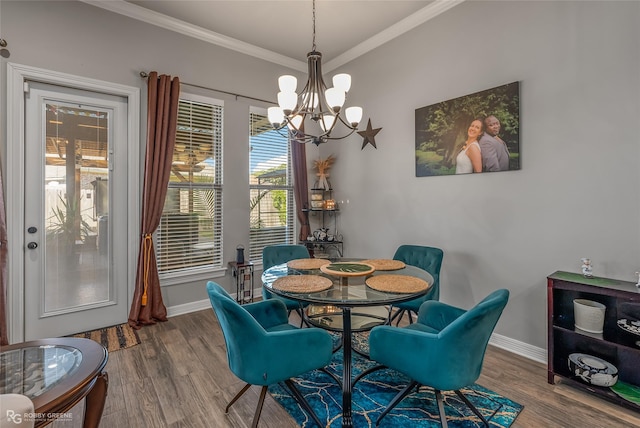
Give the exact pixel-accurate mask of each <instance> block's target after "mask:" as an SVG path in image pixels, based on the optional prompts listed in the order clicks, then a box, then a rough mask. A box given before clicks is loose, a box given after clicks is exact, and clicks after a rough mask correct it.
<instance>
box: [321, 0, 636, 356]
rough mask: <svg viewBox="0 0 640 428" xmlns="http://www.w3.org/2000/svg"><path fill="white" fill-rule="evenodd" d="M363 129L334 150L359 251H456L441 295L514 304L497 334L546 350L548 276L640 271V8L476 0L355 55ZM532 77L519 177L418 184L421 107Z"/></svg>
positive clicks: (352, 240)
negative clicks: (590, 267)
mask: <svg viewBox="0 0 640 428" xmlns="http://www.w3.org/2000/svg"><path fill="white" fill-rule="evenodd" d="M340 71H347V72H349V73H351V74H352V76H353V85H352V90H351V92H350V94H349V96H348V97H347V103H348V104H349V105H362V106H364V108H365V115H364V119H365V120H366V119H368V118H371V120H372V125H373V127H374V128H378V127H382V130H381V131H380V132H379V133H378V135H377V136H376V143H377V146H378V149H377V150H376V149H374V148H373V147H372V146H370V145H369V146H367V147H366V148H365V149H364V150H362V151H361V150H360V148H361V145H362V138H361V137H359V136H357V135H356V136H353V137H350V139H349V141H341V142H332V143H328V144H326V145H323V146H321V148H320V150H321V154H322V156H323V157H325V156H327V155H328V154H331V153H333V154H336V155H337V158H338V160H337V162H336V164H335V167H334V170H333V171H332V174H331V180H332V183H333V187H334V188H335V189H337V192H336V199H337V200H347V199H348V200H349V204H345V205H343V206H342V212H341V218H340V221H341V228H342V232H343V233H344V234H345V241H346V244H345V246H346V248H345V251H346V254H347V255H348V256H360V255H366V256H367V257H390V256H392V255H393V252H394V251H395V249H396V247H397V246H398V245H400V244H403V243H413V244H423V245H431V246H437V247H440V248H442V249H443V250H444V253H445V256H444V262H443V268H442V277H441V281H440V283H441V290H442V291H441V300H443V301H445V302H449V303H453V304H455V305H458V306H461V307H469V306H471V305H473V304H474V303H476V302H478V301H479V300H480V299H481V298H482V297H484V296H485V295H486V294H488V293H489V292H490V291H492V290H494V289H497V288H502V287H504V288H508V289H509V290H511V300H510V302H509V305H508V306H507V308H506V310H505V312H504V315H503V317H502V320H501V322H500V324H499V325H498V328H497V329H496V332H497V333H498V334H501V335H504V336H507V337H509V338H512V339H515V340H518V341H522V342H525V343H528V344H530V345H533V346H537V347H541V348H545V347H546V276H547V275H548V274H550V273H552V272H554V271H556V270H569V271H576V272H579V271H580V258H581V257H590V258H591V259H592V260H593V262H594V273H595V274H596V275H598V276H606V277H612V278H616V279H623V280H627V281H634V278H635V275H634V272H635V271H638V270H640V190H639V184H640V167H639V165H640V163H639V162H640V140H639V137H638V135H639V133H638V131H637V124H638V122H639V120H640V3H638V2H591V1H590V2H565V1H556V2H520V1H518V2H504V1H498V2H485V1H473V2H465V3H463V4H461V5H460V6H456V7H455V8H453V9H451V10H449V11H447V12H446V13H444V14H443V15H440V16H439V17H437V18H435V19H433V20H432V21H430V22H428V23H426V24H425V25H423V26H421V27H419V28H417V29H415V30H413V31H411V32H409V33H407V34H405V35H404V36H402V37H400V38H398V39H395V40H393V41H391V42H389V43H387V44H386V45H384V46H382V47H380V48H378V49H377V50H375V51H373V52H371V53H369V54H367V55H366V56H364V57H361V58H359V59H357V60H355V61H353V62H352V63H350V64H347V65H346V66H345V67H343V68H342V69H341V70H340ZM514 81H520V85H521V86H520V88H521V92H520V96H521V110H520V114H521V133H520V136H521V141H520V147H521V156H522V157H521V159H522V163H521V167H522V169H521V170H519V171H509V172H501V173H487V174H477V175H465V176H446V177H419V178H416V177H415V161H414V150H415V144H414V143H415V133H414V130H415V128H414V112H415V109H416V108H420V107H424V106H428V105H431V104H434V103H437V102H440V101H444V100H448V99H452V98H456V97H459V96H463V95H466V94H470V93H473V92H477V91H480V90H484V89H489V88H492V87H496V86H499V85H503V84H506V83H511V82H514Z"/></svg>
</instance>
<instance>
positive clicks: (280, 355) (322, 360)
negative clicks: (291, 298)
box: [207, 281, 332, 428]
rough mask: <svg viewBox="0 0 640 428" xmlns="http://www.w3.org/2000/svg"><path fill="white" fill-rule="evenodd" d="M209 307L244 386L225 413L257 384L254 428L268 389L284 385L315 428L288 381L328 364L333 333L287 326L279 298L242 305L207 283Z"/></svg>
mask: <svg viewBox="0 0 640 428" xmlns="http://www.w3.org/2000/svg"><path fill="white" fill-rule="evenodd" d="M207 292H208V293H209V300H210V301H211V306H213V310H214V312H215V314H216V317H217V318H218V322H219V323H220V327H221V328H222V333H223V335H224V341H225V344H226V346H227V359H228V362H229V368H230V369H231V371H232V372H233V374H235V375H236V376H237V377H238V378H240V379H241V380H243V381H244V382H246V383H247V384H246V385H245V386H244V387H243V388H242V389H241V390H240V392H238V394H236V396H235V397H233V399H232V400H231V401H230V402H229V404H228V405H227V407H226V408H225V413H228V412H229V408H230V407H231V405H232V404H233V403H235V402H236V400H238V398H240V397H241V396H242V394H244V393H245V392H246V391H247V390H248V389H249V387H250V386H251V385H261V386H262V390H261V391H260V398H259V400H258V407H257V408H256V412H255V415H254V417H253V424H252V425H251V426H252V427H253V428H255V427H256V426H257V424H258V420H259V419H260V413H261V412H262V406H263V404H264V399H265V396H266V394H267V388H268V386H269V385H272V384H275V383H278V382H283V383H284V385H286V387H287V388H289V390H290V391H291V394H292V395H293V397H294V398H295V399H296V400H297V401H298V403H299V404H300V406H302V408H303V409H304V410H305V411H306V412H307V413H308V414H309V415H310V416H311V417H312V418H313V420H314V421H315V422H316V423H317V424H318V426H319V427H323V426H324V425H323V424H321V423H320V420H319V419H318V416H317V415H316V414H315V412H314V411H313V410H312V408H311V406H310V405H309V403H308V402H307V400H305V398H304V397H303V396H302V394H301V393H300V392H299V390H298V389H297V388H296V387H295V385H294V383H293V382H292V381H291V378H292V377H295V376H299V375H301V374H303V373H306V372H308V371H311V370H315V369H321V368H324V367H325V366H326V365H328V364H329V362H330V361H331V355H332V340H331V335H330V334H329V333H327V332H326V331H324V330H321V329H318V328H305V329H300V328H297V327H295V326H292V325H291V324H289V323H288V316H287V310H286V308H285V306H284V303H282V302H281V301H279V300H276V299H272V300H266V301H265V300H263V301H259V302H255V303H249V304H246V305H243V306H240V305H239V304H238V302H236V301H235V300H234V299H233V298H231V296H229V294H228V293H227V292H226V291H225V290H224V289H223V288H222V287H221V286H220V285H218V284H216V283H215V282H213V281H209V282H208V283H207Z"/></svg>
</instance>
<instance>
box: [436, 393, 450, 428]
mask: <svg viewBox="0 0 640 428" xmlns="http://www.w3.org/2000/svg"><path fill="white" fill-rule="evenodd" d="M435 393H436V402H437V403H438V412H440V422H441V423H442V428H447V427H448V425H447V414H446V413H445V412H444V401H443V400H442V392H440V390H439V389H436V390H435Z"/></svg>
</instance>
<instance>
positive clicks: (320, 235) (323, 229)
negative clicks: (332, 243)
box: [313, 227, 329, 241]
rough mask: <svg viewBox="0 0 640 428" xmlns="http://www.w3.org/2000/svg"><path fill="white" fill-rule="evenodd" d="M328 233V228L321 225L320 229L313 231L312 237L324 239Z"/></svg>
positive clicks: (317, 239) (318, 239)
mask: <svg viewBox="0 0 640 428" xmlns="http://www.w3.org/2000/svg"><path fill="white" fill-rule="evenodd" d="M328 234H329V229H328V228H326V227H321V228H320V229H316V230H314V231H313V237H314V238H315V240H316V241H326V240H327V236H328Z"/></svg>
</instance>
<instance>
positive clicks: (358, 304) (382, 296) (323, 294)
mask: <svg viewBox="0 0 640 428" xmlns="http://www.w3.org/2000/svg"><path fill="white" fill-rule="evenodd" d="M344 260H345V259H342V260H340V261H344ZM348 261H356V262H357V261H358V259H348ZM296 275H320V276H323V277H326V278H329V279H330V280H331V281H332V285H331V288H329V289H327V290H324V291H316V292H293V291H284V290H281V289H278V288H276V287H274V286H273V283H274V282H275V281H276V280H277V279H278V278H282V277H286V276H293V277H295V276H296ZM376 275H406V276H409V277H415V278H419V279H422V280H424V281H426V282H427V284H428V287H427V288H426V289H423V290H421V291H417V292H410V293H402V292H387V291H380V290H374V289H373V288H371V287H369V286H368V285H366V284H365V281H366V279H367V278H369V277H371V276H376ZM262 284H263V287H266V288H267V289H268V290H269V291H270V292H271V293H273V294H276V295H279V296H282V297H286V298H288V299H292V300H297V301H300V302H308V303H312V304H317V305H325V306H330V307H334V308H338V311H337V312H338V313H340V315H341V320H339V319H336V316H335V312H331V311H329V313H327V314H323V313H322V311H316V313H314V314H310V316H309V317H308V318H307V320H308V321H309V322H310V323H311V324H312V325H315V326H317V327H321V328H326V329H328V330H334V331H342V348H343V367H342V427H343V428H347V427H349V428H350V427H352V426H353V420H352V410H351V394H352V387H353V384H352V375H351V357H352V332H353V331H364V330H367V329H370V328H371V327H373V326H375V325H379V324H382V323H383V322H384V321H385V319H382V318H380V317H379V316H375V315H370V314H368V313H366V312H365V311H364V308H366V307H372V306H385V305H392V304H395V303H400V302H406V301H409V300H413V299H416V298H418V297H421V296H423V295H425V294H426V293H427V292H428V291H429V289H430V288H431V286H432V285H433V277H432V276H431V275H430V274H429V272H427V271H424V270H422V269H420V268H417V267H415V266H409V265H406V266H405V267H404V268H402V269H397V270H393V271H374V272H372V273H370V274H367V275H366V276H350V277H348V278H346V279H345V277H341V276H338V275H332V274H327V273H324V272H322V271H321V270H320V269H293V268H290V267H288V266H287V264H286V263H283V264H280V265H275V266H272V267H270V268H269V269H266V270H265V271H264V272H263V273H262ZM352 312H353V317H352ZM340 321H341V322H340ZM353 321H355V324H356V325H355V326H354V325H353ZM354 327H355V328H354Z"/></svg>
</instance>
